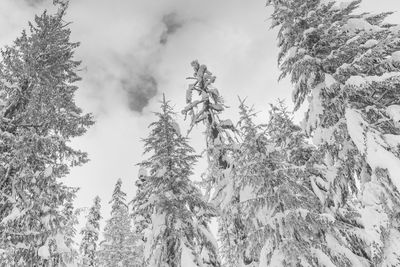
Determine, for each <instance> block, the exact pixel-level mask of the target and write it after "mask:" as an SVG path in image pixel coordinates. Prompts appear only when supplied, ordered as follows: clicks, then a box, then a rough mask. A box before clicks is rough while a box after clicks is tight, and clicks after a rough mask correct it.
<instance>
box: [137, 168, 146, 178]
mask: <svg viewBox="0 0 400 267" xmlns="http://www.w3.org/2000/svg"><path fill="white" fill-rule="evenodd" d="M141 176H147V170H146V169H145V168H140V169H139V177H141Z"/></svg>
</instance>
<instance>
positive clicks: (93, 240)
mask: <svg viewBox="0 0 400 267" xmlns="http://www.w3.org/2000/svg"><path fill="white" fill-rule="evenodd" d="M100 201H101V200H100V198H99V197H98V196H96V197H95V199H94V203H93V206H92V207H91V208H90V210H89V214H88V215H87V216H86V225H85V227H84V228H82V230H81V235H82V241H81V245H80V253H81V266H82V267H86V266H98V259H97V243H98V240H99V231H100V220H101V218H102V217H101V215H100V208H101V206H100Z"/></svg>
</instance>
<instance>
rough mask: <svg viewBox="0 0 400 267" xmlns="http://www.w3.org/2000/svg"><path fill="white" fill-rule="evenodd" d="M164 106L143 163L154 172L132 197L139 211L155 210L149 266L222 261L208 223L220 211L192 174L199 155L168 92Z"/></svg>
mask: <svg viewBox="0 0 400 267" xmlns="http://www.w3.org/2000/svg"><path fill="white" fill-rule="evenodd" d="M161 109H162V111H161V112H160V113H156V115H157V117H158V120H157V121H156V122H153V123H151V124H150V128H151V132H150V135H149V137H148V138H146V139H144V144H145V153H152V155H151V156H150V158H149V159H147V160H145V161H143V162H141V163H140V164H139V165H140V166H141V167H142V168H144V169H146V170H148V171H149V174H148V175H147V176H146V179H145V181H144V183H143V184H142V185H141V187H142V188H141V190H139V191H138V192H137V195H136V197H135V199H134V201H133V204H134V213H136V214H147V215H150V216H151V217H150V221H151V223H150V225H149V226H148V228H147V229H145V233H144V235H145V241H146V244H145V251H144V255H145V259H146V266H151V267H153V266H154V267H156V266H157V267H162V266H176V267H191V266H220V265H219V262H218V257H217V253H216V250H217V244H216V242H215V241H214V240H213V237H212V234H211V233H210V231H209V228H208V223H209V219H210V217H211V216H212V214H214V213H215V211H214V209H213V208H211V207H210V206H209V205H208V204H207V203H206V202H205V201H204V200H203V197H202V195H201V192H200V191H199V190H198V189H197V188H196V187H195V186H194V185H193V183H192V182H191V181H190V179H189V176H190V175H192V174H193V171H192V169H193V165H194V163H195V162H196V160H197V157H198V156H196V155H194V154H193V153H194V150H193V148H192V147H190V146H189V145H188V143H187V138H185V137H183V136H182V135H181V133H180V130H179V126H178V124H177V123H176V122H175V120H174V119H173V116H174V113H173V111H172V108H171V107H170V106H169V104H168V102H167V101H165V98H164V100H163V102H162V105H161ZM143 200H144V201H143ZM145 216H146V215H145Z"/></svg>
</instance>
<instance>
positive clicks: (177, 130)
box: [171, 121, 181, 135]
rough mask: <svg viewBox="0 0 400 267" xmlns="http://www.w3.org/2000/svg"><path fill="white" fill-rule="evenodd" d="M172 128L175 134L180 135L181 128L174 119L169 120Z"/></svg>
mask: <svg viewBox="0 0 400 267" xmlns="http://www.w3.org/2000/svg"><path fill="white" fill-rule="evenodd" d="M171 125H172V128H174V131H175V132H176V134H177V135H181V128H180V127H179V124H178V123H176V122H175V121H173V122H171Z"/></svg>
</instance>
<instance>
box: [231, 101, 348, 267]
mask: <svg viewBox="0 0 400 267" xmlns="http://www.w3.org/2000/svg"><path fill="white" fill-rule="evenodd" d="M240 110H241V112H240V113H241V119H240V121H239V125H240V132H241V134H242V139H243V142H242V143H241V149H240V153H238V156H237V158H236V160H235V163H236V168H235V170H236V173H235V175H236V176H237V177H238V178H236V179H237V180H238V185H239V186H238V190H239V195H240V200H241V202H240V210H241V216H242V220H243V222H244V225H245V227H246V228H245V231H246V232H247V233H248V235H247V238H246V240H244V245H245V246H244V250H243V251H242V252H241V253H243V254H244V259H245V262H246V266H323V265H324V264H326V260H325V258H331V259H332V261H334V262H336V263H337V264H340V266H350V265H348V262H347V261H346V259H344V258H343V256H342V255H341V254H339V253H336V254H335V252H334V251H331V250H329V248H327V245H326V242H327V241H326V240H325V239H324V237H325V235H327V234H332V235H333V236H336V235H337V233H339V231H340V229H341V228H340V226H339V225H335V224H334V221H332V219H331V216H330V215H329V214H323V213H321V208H322V205H321V203H320V202H319V200H318V198H317V196H316V195H315V194H314V193H313V192H312V188H311V184H310V179H309V177H310V173H309V167H308V166H307V165H306V164H308V162H309V160H310V158H311V155H312V153H313V148H312V146H311V145H309V144H307V143H306V141H305V136H304V134H302V133H301V131H300V127H298V126H296V125H295V124H294V123H293V121H292V119H291V118H290V116H289V113H288V112H287V111H286V108H285V106H284V105H283V103H282V102H280V103H279V105H278V106H275V105H271V111H270V120H269V122H268V124H267V125H256V124H255V123H254V122H253V120H252V117H253V116H254V113H253V112H252V109H249V108H248V107H247V106H245V105H244V103H243V102H242V103H241V105H240Z"/></svg>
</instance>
